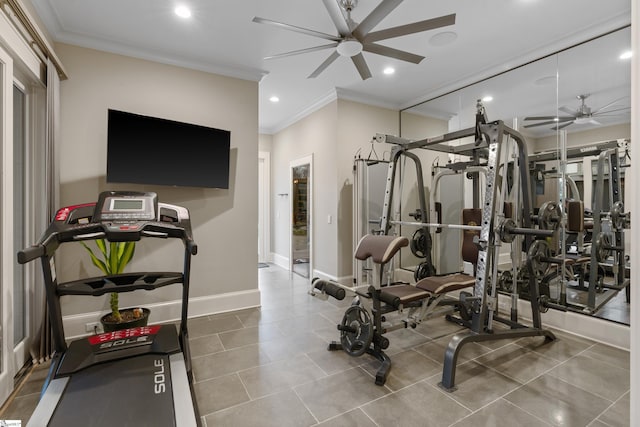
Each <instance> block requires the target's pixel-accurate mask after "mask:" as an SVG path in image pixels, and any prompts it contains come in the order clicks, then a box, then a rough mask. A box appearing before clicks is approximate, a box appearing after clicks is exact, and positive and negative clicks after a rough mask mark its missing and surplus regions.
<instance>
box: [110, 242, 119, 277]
mask: <svg viewBox="0 0 640 427" xmlns="http://www.w3.org/2000/svg"><path fill="white" fill-rule="evenodd" d="M108 261H109V274H116V272H117V271H118V243H116V242H111V243H110V244H109V258H108Z"/></svg>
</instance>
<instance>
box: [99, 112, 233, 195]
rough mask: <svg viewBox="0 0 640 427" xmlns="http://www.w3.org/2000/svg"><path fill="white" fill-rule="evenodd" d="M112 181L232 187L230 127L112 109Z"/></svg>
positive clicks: (109, 167)
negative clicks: (221, 127) (182, 121)
mask: <svg viewBox="0 0 640 427" xmlns="http://www.w3.org/2000/svg"><path fill="white" fill-rule="evenodd" d="M107 127H108V135H107V182H111V183H128V184H153V185H171V186H181V187H206V188H229V144H230V140H231V132H229V131H226V130H220V129H215V128H210V127H206V126H198V125H193V124H189V123H181V122H176V121H172V120H165V119H160V118H156V117H148V116H142V115H139V114H133V113H127V112H124V111H118V110H112V109H109V113H108V126H107Z"/></svg>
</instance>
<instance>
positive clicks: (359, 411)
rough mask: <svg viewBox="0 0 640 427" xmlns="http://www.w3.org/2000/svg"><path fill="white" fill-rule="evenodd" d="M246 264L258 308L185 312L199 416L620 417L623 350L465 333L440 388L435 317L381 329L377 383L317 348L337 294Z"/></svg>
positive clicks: (302, 422)
mask: <svg viewBox="0 0 640 427" xmlns="http://www.w3.org/2000/svg"><path fill="white" fill-rule="evenodd" d="M258 271H259V277H260V289H261V292H262V307H261V308H260V309H249V310H242V311H237V312H232V313H226V314H220V315H215V316H206V317H202V318H197V319H193V320H192V321H190V325H189V327H190V334H191V348H192V353H193V368H194V376H195V380H196V381H195V389H196V395H197V400H198V405H199V408H200V412H201V415H202V418H203V425H204V426H206V427H212V426H240V427H243V426H261V427H264V426H278V427H283V426H295V427H302V426H371V427H374V426H411V427H415V426H452V427H466V426H469V427H471V426H474V427H478V426H483V427H484V426H516V425H520V426H536V427H537V426H592V427H604V426H628V425H629V405H630V398H629V388H630V385H629V352H627V351H622V350H619V349H616V348H612V347H608V346H606V345H602V344H598V343H595V342H591V341H588V340H586V339H583V338H579V337H576V336H572V335H569V334H565V333H557V336H558V340H556V341H554V342H551V343H547V344H544V341H543V338H523V339H520V340H517V341H508V340H507V341H494V342H487V343H482V344H477V343H474V344H469V345H467V346H465V347H464V348H463V350H462V352H461V355H460V358H459V361H458V369H457V372H456V386H457V387H458V389H457V391H455V392H453V393H448V392H445V391H443V390H442V389H441V388H439V387H438V385H437V383H438V382H439V381H440V380H441V377H442V359H443V354H444V349H445V347H446V345H447V344H448V342H449V340H450V338H451V336H452V335H453V334H455V333H456V332H457V331H459V330H460V327H458V326H457V325H454V324H452V323H449V322H446V321H445V320H444V319H441V318H440V319H438V318H436V319H432V320H430V321H428V322H426V323H423V324H421V325H419V326H418V327H417V328H416V329H402V330H397V331H394V332H391V333H389V334H387V336H388V337H389V338H390V340H391V346H390V347H389V349H388V350H387V353H388V354H389V355H390V356H391V360H392V363H393V367H392V369H391V373H390V375H389V378H388V380H387V383H386V385H385V386H383V387H379V386H376V385H375V384H374V382H373V375H374V373H375V371H376V369H377V366H378V365H377V364H376V363H375V362H374V363H372V358H371V357H370V356H368V355H365V356H362V357H359V358H354V357H350V356H348V355H347V354H345V353H344V352H342V351H337V352H329V351H327V349H326V347H327V343H328V342H329V341H331V340H334V339H336V338H337V334H338V332H337V331H336V324H337V323H338V322H339V320H340V319H341V318H342V315H343V312H344V308H343V307H344V306H345V304H348V302H346V301H345V302H342V303H338V302H336V301H333V302H332V300H329V301H322V300H319V299H317V298H314V297H311V296H310V295H308V294H307V290H308V289H307V286H306V281H305V280H304V279H302V278H301V277H299V276H297V275H290V274H289V272H288V271H285V270H283V269H281V268H279V267H277V266H274V265H271V266H270V267H268V268H261V269H259V270H258ZM340 306H342V307H340ZM45 375H46V369H44V368H38V369H35V370H34V372H33V373H32V374H31V375H30V377H29V379H28V381H26V383H24V384H23V385H22V387H21V389H20V391H19V393H18V396H17V397H16V398H15V399H14V400H13V402H12V403H11V405H10V406H9V407H8V408H7V410H6V411H5V412H4V413H3V414H2V416H1V417H0V418H5V419H22V420H23V421H26V420H27V419H28V418H29V416H30V414H31V412H32V411H33V408H34V407H35V405H36V402H37V399H38V392H39V388H40V385H41V383H42V380H43V378H44V376H45ZM138 425H144V423H141V424H138Z"/></svg>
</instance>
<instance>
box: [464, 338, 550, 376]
mask: <svg viewBox="0 0 640 427" xmlns="http://www.w3.org/2000/svg"><path fill="white" fill-rule="evenodd" d="M475 361H476V362H478V363H481V364H483V365H485V366H487V367H489V368H491V369H494V370H496V371H498V372H500V373H501V374H503V375H506V376H508V377H510V378H513V379H515V380H517V381H519V382H521V383H526V382H528V381H531V380H532V379H534V378H535V377H537V376H538V375H541V374H543V373H545V372H547V371H548V370H550V369H553V368H554V367H555V366H557V365H558V363H560V362H558V361H557V360H554V359H549V358H548V357H545V356H542V355H540V354H538V353H535V352H533V351H531V350H529V349H527V348H525V347H520V346H519V345H516V344H508V345H506V346H504V347H501V348H499V349H497V350H494V351H492V352H491V353H487V354H485V355H484V356H481V357H479V358H477V359H476V360H475Z"/></svg>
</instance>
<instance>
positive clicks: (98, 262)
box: [80, 242, 109, 274]
mask: <svg viewBox="0 0 640 427" xmlns="http://www.w3.org/2000/svg"><path fill="white" fill-rule="evenodd" d="M80 243H82V246H84V248H85V249H86V250H87V251H88V252H89V256H90V257H91V262H92V263H93V265H95V266H96V267H98V268H99V269H100V271H102V272H103V273H104V274H109V270H108V267H107V265H106V264H105V263H104V262H103V261H102V260H100V259H99V258H98V257H97V256H95V255H94V253H93V251H92V250H91V248H90V247H89V246H87V245H85V244H84V242H80Z"/></svg>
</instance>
